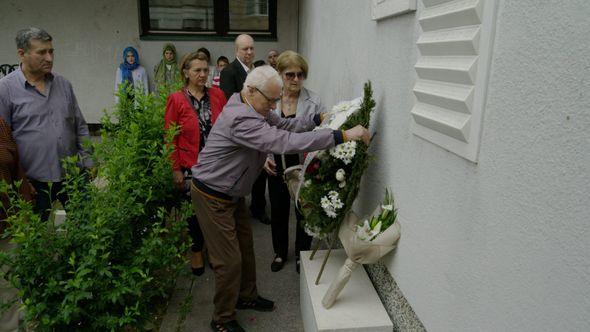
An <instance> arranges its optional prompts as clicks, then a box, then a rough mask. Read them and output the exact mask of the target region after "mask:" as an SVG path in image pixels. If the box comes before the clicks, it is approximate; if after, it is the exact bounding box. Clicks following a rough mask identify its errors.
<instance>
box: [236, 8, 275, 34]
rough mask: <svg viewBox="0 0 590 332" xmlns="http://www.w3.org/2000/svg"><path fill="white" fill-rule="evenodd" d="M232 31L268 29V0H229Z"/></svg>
mask: <svg viewBox="0 0 590 332" xmlns="http://www.w3.org/2000/svg"><path fill="white" fill-rule="evenodd" d="M229 13H230V15H229V30H230V31H268V30H269V22H268V0H234V1H230V2H229Z"/></svg>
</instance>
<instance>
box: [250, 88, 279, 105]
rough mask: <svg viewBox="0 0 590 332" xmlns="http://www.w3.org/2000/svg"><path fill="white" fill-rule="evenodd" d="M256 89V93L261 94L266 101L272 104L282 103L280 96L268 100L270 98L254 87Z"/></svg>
mask: <svg viewBox="0 0 590 332" xmlns="http://www.w3.org/2000/svg"><path fill="white" fill-rule="evenodd" d="M254 89H256V91H258V92H260V94H261V95H262V96H263V97H264V98H265V99H266V101H268V102H269V103H271V104H276V103H278V102H279V101H281V96H279V97H278V98H276V99H272V98H268V96H267V95H265V94H264V92H262V91H260V89H258V88H257V87H254Z"/></svg>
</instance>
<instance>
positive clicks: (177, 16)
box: [149, 0, 215, 31]
mask: <svg viewBox="0 0 590 332" xmlns="http://www.w3.org/2000/svg"><path fill="white" fill-rule="evenodd" d="M213 1H214V0H149V15H150V30H172V31H181V30H186V31H214V30H215V24H214V20H213V17H214V10H213Z"/></svg>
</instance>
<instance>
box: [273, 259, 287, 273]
mask: <svg viewBox="0 0 590 332" xmlns="http://www.w3.org/2000/svg"><path fill="white" fill-rule="evenodd" d="M284 265H285V260H284V259H283V258H281V257H280V256H279V255H275V259H273V261H272V263H271V264H270V270H271V271H272V272H278V271H280V270H282V269H283V266H284Z"/></svg>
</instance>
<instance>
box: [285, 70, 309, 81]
mask: <svg viewBox="0 0 590 332" xmlns="http://www.w3.org/2000/svg"><path fill="white" fill-rule="evenodd" d="M295 76H297V78H298V79H300V80H302V79H304V78H305V73H304V72H302V71H300V72H297V73H294V72H286V73H285V77H287V79H288V80H292V79H295Z"/></svg>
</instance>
